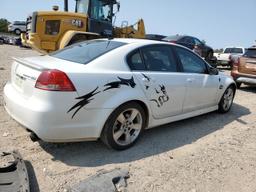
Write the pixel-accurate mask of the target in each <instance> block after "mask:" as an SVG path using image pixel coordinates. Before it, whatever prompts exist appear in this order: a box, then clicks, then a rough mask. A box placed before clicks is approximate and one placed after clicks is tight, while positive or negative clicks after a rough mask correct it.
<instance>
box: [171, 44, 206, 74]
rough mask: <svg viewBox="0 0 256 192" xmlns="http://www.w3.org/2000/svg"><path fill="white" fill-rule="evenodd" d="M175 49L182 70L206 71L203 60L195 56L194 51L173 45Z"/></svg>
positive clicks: (192, 71)
mask: <svg viewBox="0 0 256 192" xmlns="http://www.w3.org/2000/svg"><path fill="white" fill-rule="evenodd" d="M175 50H176V52H177V54H178V57H179V59H180V62H181V64H182V67H183V71H184V72H186V73H206V72H207V68H206V65H205V62H204V61H203V60H202V59H201V58H199V57H198V56H196V55H195V54H194V53H192V52H190V51H188V50H186V49H183V48H180V47H175Z"/></svg>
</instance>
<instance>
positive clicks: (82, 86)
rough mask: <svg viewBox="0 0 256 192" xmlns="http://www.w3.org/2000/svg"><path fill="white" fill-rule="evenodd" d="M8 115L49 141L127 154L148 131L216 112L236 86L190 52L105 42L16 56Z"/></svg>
mask: <svg viewBox="0 0 256 192" xmlns="http://www.w3.org/2000/svg"><path fill="white" fill-rule="evenodd" d="M11 71H12V72H11V81H10V82H8V83H7V84H6V85H5V87H4V100H5V102H4V103H5V108H6V110H7V112H8V113H9V114H10V115H11V116H12V117H13V118H14V119H16V120H17V121H18V122H19V123H21V124H22V125H24V127H26V128H27V129H29V130H30V131H32V134H31V135H32V138H36V136H38V137H39V138H40V139H42V140H44V141H47V142H70V141H86V140H97V139H98V138H101V140H102V141H103V142H104V143H105V144H106V145H108V146H110V147H112V148H114V149H117V150H123V149H126V148H128V147H131V146H132V145H133V144H134V143H135V142H136V141H137V140H138V138H139V137H140V135H141V133H142V132H143V130H144V129H146V128H153V127H156V126H159V125H162V124H166V123H170V122H173V121H177V120H181V119H185V118H189V117H193V116H197V115H201V114H204V113H208V112H210V111H215V110H219V111H220V112H221V113H225V112H228V111H229V110H230V108H231V106H232V102H233V98H234V95H235V91H236V86H235V82H234V81H233V79H232V78H231V77H229V76H226V75H224V74H222V73H219V72H218V70H217V69H216V68H212V67H211V66H209V64H207V63H206V62H205V61H204V60H203V59H202V58H201V57H199V56H198V55H197V54H195V53H194V52H192V51H191V50H189V49H187V48H185V47H183V46H179V45H175V44H170V43H166V42H159V41H151V40H139V39H112V40H108V39H100V40H91V41H86V42H80V43H77V44H74V45H72V46H69V47H67V48H65V49H62V50H60V51H57V52H54V53H52V54H50V55H46V56H38V57H30V58H25V59H15V61H14V63H13V65H12V70H11Z"/></svg>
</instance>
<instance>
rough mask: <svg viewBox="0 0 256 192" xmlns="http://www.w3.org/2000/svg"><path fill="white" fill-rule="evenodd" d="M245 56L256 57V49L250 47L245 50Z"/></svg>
mask: <svg viewBox="0 0 256 192" xmlns="http://www.w3.org/2000/svg"><path fill="white" fill-rule="evenodd" d="M244 57H250V58H256V49H248V50H247V51H246V52H245V54H244Z"/></svg>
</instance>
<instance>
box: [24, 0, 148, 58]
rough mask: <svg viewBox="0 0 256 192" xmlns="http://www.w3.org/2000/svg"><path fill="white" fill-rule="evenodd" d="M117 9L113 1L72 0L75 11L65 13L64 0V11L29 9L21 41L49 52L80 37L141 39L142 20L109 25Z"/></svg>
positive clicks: (79, 39) (87, 38) (65, 4)
mask: <svg viewBox="0 0 256 192" xmlns="http://www.w3.org/2000/svg"><path fill="white" fill-rule="evenodd" d="M119 9H120V3H119V2H117V1H116V0H76V7H75V12H69V11H68V0H64V11H59V10H58V7H57V6H54V7H53V11H40V12H33V14H32V15H30V16H29V17H28V18H27V28H26V33H23V34H21V39H22V44H23V45H26V46H30V47H32V48H34V49H36V50H38V51H40V52H48V53H49V52H52V51H56V50H59V49H62V48H64V47H66V46H68V45H71V44H73V43H76V42H79V41H83V40H90V39H96V38H104V37H106V38H114V37H120V38H145V26H144V21H143V20H142V19H141V20H139V21H138V22H137V23H136V24H135V25H130V26H129V25H128V22H123V23H122V26H121V27H115V26H113V22H114V20H115V17H116V16H115V14H116V13H117V12H118V11H119Z"/></svg>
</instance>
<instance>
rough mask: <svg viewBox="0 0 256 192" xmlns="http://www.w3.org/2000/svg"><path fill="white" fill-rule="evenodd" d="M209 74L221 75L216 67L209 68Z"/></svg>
mask: <svg viewBox="0 0 256 192" xmlns="http://www.w3.org/2000/svg"><path fill="white" fill-rule="evenodd" d="M209 74H210V75H219V70H218V69H217V68H214V67H209Z"/></svg>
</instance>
